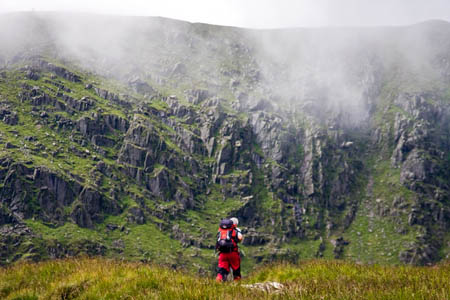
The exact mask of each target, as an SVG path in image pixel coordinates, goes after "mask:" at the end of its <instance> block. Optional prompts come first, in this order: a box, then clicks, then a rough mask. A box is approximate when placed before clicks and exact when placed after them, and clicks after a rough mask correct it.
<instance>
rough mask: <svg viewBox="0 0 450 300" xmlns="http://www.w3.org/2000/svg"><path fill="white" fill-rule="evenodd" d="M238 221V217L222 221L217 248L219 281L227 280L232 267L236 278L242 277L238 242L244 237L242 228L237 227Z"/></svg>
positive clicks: (217, 278)
mask: <svg viewBox="0 0 450 300" xmlns="http://www.w3.org/2000/svg"><path fill="white" fill-rule="evenodd" d="M238 223H239V221H238V219H237V218H231V219H224V220H222V221H220V225H219V231H218V232H217V243H216V250H217V251H219V271H218V273H217V277H216V281H218V282H222V281H226V280H227V276H228V273H230V267H231V269H232V270H233V278H234V280H235V281H237V280H239V279H241V257H240V255H239V249H238V245H237V244H238V243H240V242H241V241H242V239H243V238H244V237H243V236H242V233H241V230H240V229H239V228H237V225H238Z"/></svg>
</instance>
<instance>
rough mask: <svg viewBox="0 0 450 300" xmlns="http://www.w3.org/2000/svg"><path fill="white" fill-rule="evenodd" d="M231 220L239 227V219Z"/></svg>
mask: <svg viewBox="0 0 450 300" xmlns="http://www.w3.org/2000/svg"><path fill="white" fill-rule="evenodd" d="M230 220H231V221H232V222H233V224H234V226H238V224H239V220H238V219H237V218H234V217H233V218H230Z"/></svg>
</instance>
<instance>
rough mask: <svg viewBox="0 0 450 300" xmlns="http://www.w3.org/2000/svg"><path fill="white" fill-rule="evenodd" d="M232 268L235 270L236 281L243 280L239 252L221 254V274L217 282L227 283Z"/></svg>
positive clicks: (218, 275)
mask: <svg viewBox="0 0 450 300" xmlns="http://www.w3.org/2000/svg"><path fill="white" fill-rule="evenodd" d="M230 267H231V269H232V270H233V277H234V280H239V279H241V257H240V255H239V252H238V251H233V252H230V253H220V254H219V273H218V274H217V277H216V280H217V281H225V280H226V277H227V275H228V273H229V272H230Z"/></svg>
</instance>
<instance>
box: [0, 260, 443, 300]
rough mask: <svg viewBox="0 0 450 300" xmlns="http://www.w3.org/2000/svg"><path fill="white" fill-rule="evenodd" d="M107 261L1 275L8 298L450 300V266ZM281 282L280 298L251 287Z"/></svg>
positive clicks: (59, 263)
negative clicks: (239, 272)
mask: <svg viewBox="0 0 450 300" xmlns="http://www.w3.org/2000/svg"><path fill="white" fill-rule="evenodd" d="M212 277H213V276H208V277H205V276H199V275H197V274H192V273H191V274H190V273H186V272H184V271H175V270H172V269H170V268H166V267H162V266H158V265H154V264H143V263H132V262H124V261H118V260H107V259H101V258H95V259H92V258H77V259H68V260H53V261H47V262H41V263H37V264H35V263H20V264H16V265H14V266H12V267H9V268H6V269H3V270H2V272H0V298H2V299H5V300H6V299H9V300H12V299H399V300H401V299H405V300H406V299H408V300H410V299H442V300H444V299H448V298H449V297H450V281H448V278H449V277H450V263H448V262H447V263H442V264H440V265H438V266H434V267H409V266H408V267H406V266H400V267H386V266H378V265H372V266H367V265H357V264H353V263H345V262H338V261H328V260H312V261H304V262H302V263H300V264H297V265H292V264H278V265H269V266H265V267H262V268H260V269H259V270H257V271H255V272H254V273H253V274H251V275H250V276H248V277H247V278H244V279H243V280H242V281H241V282H240V283H238V284H236V283H225V284H220V283H216V282H215V281H214V280H213V278H212ZM266 281H277V282H280V283H282V284H283V285H284V288H283V289H282V290H281V292H280V293H271V292H266V291H259V290H254V289H250V288H248V287H246V286H245V285H246V284H252V283H257V282H266Z"/></svg>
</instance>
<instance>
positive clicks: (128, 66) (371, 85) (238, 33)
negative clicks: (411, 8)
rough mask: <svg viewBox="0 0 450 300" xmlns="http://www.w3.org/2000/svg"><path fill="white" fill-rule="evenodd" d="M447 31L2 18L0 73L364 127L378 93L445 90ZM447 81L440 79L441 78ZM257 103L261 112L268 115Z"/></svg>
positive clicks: (69, 16) (433, 27)
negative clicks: (80, 74)
mask: <svg viewBox="0 0 450 300" xmlns="http://www.w3.org/2000/svg"><path fill="white" fill-rule="evenodd" d="M449 34H450V25H449V24H448V23H447V22H443V21H433V22H425V23H421V24H416V25H411V26H397V27H373V28H361V27H337V28H333V27H330V28H311V29H308V28H298V29H295V28H293V29H274V30H255V29H242V28H236V27H221V26H215V25H206V24H199V23H188V22H184V21H177V20H171V19H165V18H152V17H124V16H122V17H119V16H106V15H96V14H80V13H56V12H55V13H40V12H32V13H11V14H5V15H2V17H1V18H0V40H1V41H2V42H1V44H0V66H3V67H8V66H13V65H14V64H16V63H20V62H22V61H25V60H26V59H27V58H29V57H32V56H34V55H38V56H46V57H54V58H56V59H58V60H62V61H66V62H70V63H71V64H73V65H75V66H77V67H78V68H80V69H82V70H87V71H89V72H93V73H95V74H97V75H100V76H104V77H106V78H113V79H116V80H119V81H121V82H123V83H124V84H125V85H126V84H127V83H128V82H130V80H133V79H135V78H139V80H143V81H145V82H147V83H148V84H150V85H151V86H152V87H154V88H156V89H157V90H158V89H159V88H164V87H171V88H173V89H180V90H183V89H188V88H205V89H208V90H210V91H211V93H212V94H215V95H217V97H219V98H220V97H222V98H223V97H228V98H230V94H231V95H232V96H231V98H232V99H229V100H232V101H234V102H235V103H236V106H235V107H236V108H237V109H240V110H246V111H251V110H257V109H263V110H267V111H272V112H277V113H286V112H289V113H298V114H306V115H312V116H314V117H316V118H318V119H319V120H321V121H322V122H325V123H326V124H328V125H330V126H333V123H335V122H336V120H340V121H339V123H341V124H344V126H350V127H352V126H360V125H361V124H365V123H367V120H368V118H369V116H370V111H371V109H372V108H373V106H374V105H376V103H377V102H378V101H379V98H380V95H381V94H382V88H383V85H385V84H386V82H388V81H393V80H394V81H395V82H396V83H397V84H399V88H401V89H403V90H405V91H414V89H415V88H420V87H421V86H427V85H429V83H430V82H432V83H433V84H434V85H437V86H439V85H445V84H446V83H448V74H449V73H450V72H449V71H448V70H449V69H450V68H449V61H450V59H449V54H448V53H449V51H448V49H450V42H449V39H448V36H449ZM445 74H447V75H445ZM264 103H270V105H269V106H267V105H264Z"/></svg>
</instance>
